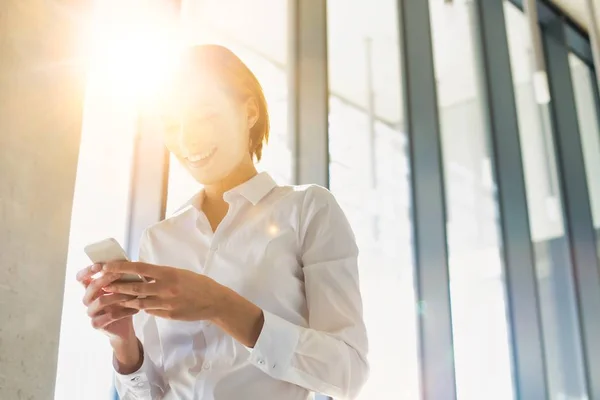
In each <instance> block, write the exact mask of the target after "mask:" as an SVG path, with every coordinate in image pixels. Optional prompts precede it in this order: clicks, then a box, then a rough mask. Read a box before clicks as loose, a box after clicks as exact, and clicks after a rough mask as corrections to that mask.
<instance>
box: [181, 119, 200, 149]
mask: <svg viewBox="0 0 600 400" xmlns="http://www.w3.org/2000/svg"><path fill="white" fill-rule="evenodd" d="M193 125H194V124H190V123H183V124H182V125H181V129H180V130H179V137H178V145H179V148H180V149H181V151H182V153H183V155H184V156H186V157H187V156H188V155H189V154H190V153H192V152H193V151H194V150H197V149H198V148H199V147H200V136H201V133H200V132H201V129H199V127H198V126H193Z"/></svg>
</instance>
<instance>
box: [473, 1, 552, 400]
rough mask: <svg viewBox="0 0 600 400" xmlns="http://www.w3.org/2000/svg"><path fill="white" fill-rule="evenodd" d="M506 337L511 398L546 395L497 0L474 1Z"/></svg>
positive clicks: (521, 177)
mask: <svg viewBox="0 0 600 400" xmlns="http://www.w3.org/2000/svg"><path fill="white" fill-rule="evenodd" d="M474 5H475V7H476V10H477V16H478V18H476V20H477V21H476V23H477V25H478V26H476V27H475V31H476V32H477V33H479V38H480V42H479V45H480V46H479V47H480V54H481V61H482V64H483V65H481V68H480V69H481V71H482V73H483V87H484V90H485V92H486V93H485V94H486V100H487V105H488V109H487V110H488V111H487V114H488V115H487V116H488V127H489V129H490V131H491V139H492V140H491V145H492V149H493V159H494V166H495V168H494V172H495V176H496V183H497V185H498V203H499V209H500V216H499V218H500V225H501V234H502V250H503V259H504V275H505V280H506V298H507V303H508V304H507V306H508V316H509V321H510V332H511V340H512V356H513V377H514V383H515V397H516V398H519V399H540V400H541V399H547V398H548V389H547V382H546V366H545V356H544V348H543V346H542V343H543V333H542V325H541V316H540V306H539V297H538V287H537V275H536V269H535V264H534V250H533V245H532V243H531V236H530V226H529V216H528V209H527V196H526V190H525V180H524V171H523V163H522V159H521V144H520V138H519V123H518V119H517V118H518V117H517V107H516V101H515V93H514V86H513V79H512V70H511V64H510V54H509V49H508V38H507V32H506V23H505V17H504V5H503V2H501V1H491V0H481V1H476V2H475V4H474Z"/></svg>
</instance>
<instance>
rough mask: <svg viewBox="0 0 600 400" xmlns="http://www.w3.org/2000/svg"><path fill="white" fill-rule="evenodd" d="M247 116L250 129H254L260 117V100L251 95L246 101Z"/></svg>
mask: <svg viewBox="0 0 600 400" xmlns="http://www.w3.org/2000/svg"><path fill="white" fill-rule="evenodd" d="M246 117H247V119H248V129H252V128H253V127H254V125H256V122H257V121H258V118H259V107H258V102H257V101H256V99H255V98H254V97H250V98H249V99H248V101H246Z"/></svg>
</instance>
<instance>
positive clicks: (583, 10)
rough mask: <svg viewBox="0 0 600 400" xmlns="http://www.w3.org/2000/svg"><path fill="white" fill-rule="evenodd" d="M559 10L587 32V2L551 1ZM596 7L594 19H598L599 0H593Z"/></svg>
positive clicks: (579, 0)
mask: <svg viewBox="0 0 600 400" xmlns="http://www.w3.org/2000/svg"><path fill="white" fill-rule="evenodd" d="M551 1H552V3H554V4H556V5H557V6H558V7H559V8H560V9H562V10H563V11H564V12H566V13H567V14H568V15H569V16H570V17H571V18H573V20H575V22H577V23H578V24H579V25H581V27H583V28H585V29H586V30H587V27H588V24H589V22H588V12H587V6H586V4H587V0H551ZM594 1H595V5H596V18H597V19H599V18H600V0H594Z"/></svg>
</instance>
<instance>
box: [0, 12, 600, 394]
mask: <svg viewBox="0 0 600 400" xmlns="http://www.w3.org/2000/svg"><path fill="white" fill-rule="evenodd" d="M524 3H525V4H524ZM528 4H529V5H530V6H529V7H528V6H527V5H528ZM587 4H588V2H586V1H585V0H577V1H575V0H560V1H558V0H557V1H556V2H552V1H549V0H537V1H528V0H327V1H324V0H287V1H284V0H254V1H247V0H182V1H180V2H174V1H168V0H151V1H142V0H119V1H117V0H102V1H96V2H93V1H89V2H85V1H75V0H71V1H56V0H55V1H45V2H44V1H33V0H19V1H16V0H9V1H8V3H6V2H4V3H3V4H2V6H0V7H1V8H0V10H2V11H0V223H1V226H2V227H1V228H0V321H2V322H1V325H0V399H7V400H13V399H50V398H56V399H58V400H63V399H85V400H104V399H109V398H111V396H112V390H113V389H112V366H111V353H110V349H109V345H108V343H107V342H106V340H105V338H104V337H102V335H99V334H98V333H96V332H94V331H93V330H92V329H91V328H90V327H89V323H88V321H87V317H86V315H85V312H84V310H83V306H82V305H81V302H80V297H81V295H82V289H81V288H80V287H78V285H77V283H76V282H75V280H74V274H75V272H76V271H77V270H78V269H80V268H81V267H83V266H85V265H87V263H88V260H87V258H86V256H85V255H84V254H83V251H82V249H83V247H84V246H85V245H86V244H88V243H89V242H92V241H95V240H99V239H102V238H104V237H108V236H111V237H115V238H116V239H117V240H119V241H120V242H121V243H124V244H125V245H126V246H127V249H128V251H129V252H130V254H131V256H132V257H135V256H136V255H137V241H138V239H139V235H140V234H141V231H142V229H143V228H145V227H146V226H148V225H149V224H151V223H153V222H155V221H157V220H160V219H162V218H165V216H168V215H169V214H170V213H172V212H174V211H175V210H176V209H177V208H178V206H179V205H181V204H182V203H183V202H184V201H185V200H187V199H188V198H189V197H190V196H191V195H192V194H193V193H195V192H196V191H197V190H198V189H199V187H198V186H197V184H196V183H195V182H192V181H191V180H190V178H189V177H187V176H186V174H185V172H184V171H183V170H182V169H181V167H180V166H179V165H178V164H177V161H176V160H174V159H173V160H172V159H170V158H169V155H168V154H167V153H166V150H165V149H164V148H163V146H162V143H161V141H160V132H157V129H156V127H154V126H152V124H151V123H150V122H149V121H148V120H147V119H146V118H144V116H143V114H141V113H140V112H139V100H140V97H143V95H144V89H145V88H146V86H145V85H147V83H148V81H144V80H143V79H151V78H152V76H153V75H152V72H153V71H154V70H155V69H156V67H158V66H160V65H159V64H160V62H159V61H160V60H162V61H164V60H166V59H168V58H169V53H168V49H167V47H168V43H167V42H164V38H165V37H166V35H168V33H169V32H170V30H171V29H173V27H172V25H170V24H169V23H168V22H165V21H167V20H169V19H170V18H172V19H173V20H174V21H176V24H175V25H176V28H175V29H176V30H179V31H180V33H183V35H184V36H185V38H186V41H187V42H188V43H220V44H224V45H226V46H228V47H230V48H231V49H232V50H233V51H235V52H236V53H237V54H238V55H239V56H240V57H241V58H242V60H243V61H244V62H246V63H247V65H248V66H249V67H250V68H251V69H252V70H253V71H254V73H255V74H256V75H257V76H258V78H259V80H260V81H261V83H262V84H263V87H264V89H265V92H266V97H267V100H268V104H269V107H270V114H271V118H272V131H271V139H270V143H269V146H268V147H267V149H266V150H265V153H264V159H263V161H261V163H260V164H259V167H260V169H263V170H266V171H269V172H270V173H271V174H272V175H273V176H274V178H275V179H276V180H277V181H278V182H280V183H282V184H288V183H291V184H295V183H299V184H302V183H318V184H321V185H323V186H326V187H329V188H330V189H331V191H332V192H333V193H334V194H335V195H336V197H337V199H338V201H339V202H340V203H341V205H342V207H343V208H344V210H345V212H346V214H347V216H348V218H349V219H350V221H351V224H352V226H353V228H354V230H355V233H356V236H357V240H358V243H359V247H360V250H361V255H360V268H361V269H360V272H361V280H362V282H361V284H362V293H363V299H364V313H365V319H366V322H367V327H368V331H369V337H370V343H371V350H370V362H371V377H370V379H369V381H368V383H367V385H366V386H365V388H364V390H363V392H362V395H361V397H360V399H365V400H366V399H369V400H371V399H407V400H417V399H424V400H433V399H435V400H438V399H442V400H446V399H450V400H452V399H458V400H481V399H489V400H511V399H515V400H516V399H523V400H545V399H549V400H587V399H590V400H600V340H599V339H600V314H599V311H600V266H599V264H600V261H599V260H600V257H599V255H600V178H599V175H600V97H599V91H598V80H597V75H596V72H595V70H594V57H593V51H592V49H593V45H592V42H591V40H590V35H589V33H590V32H591V29H593V27H594V24H593V23H591V22H592V19H591V14H590V12H589V10H588V8H587ZM531 5H534V7H531ZM596 8H597V11H598V12H600V3H599V4H597V5H596ZM88 53H92V54H91V55H90V54H88ZM81 57H84V59H86V60H88V62H87V63H85V64H83V65H82V63H81V62H80V58H81ZM89 60H92V61H91V63H90V62H89Z"/></svg>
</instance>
